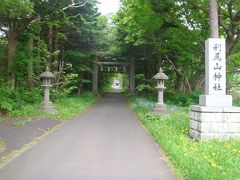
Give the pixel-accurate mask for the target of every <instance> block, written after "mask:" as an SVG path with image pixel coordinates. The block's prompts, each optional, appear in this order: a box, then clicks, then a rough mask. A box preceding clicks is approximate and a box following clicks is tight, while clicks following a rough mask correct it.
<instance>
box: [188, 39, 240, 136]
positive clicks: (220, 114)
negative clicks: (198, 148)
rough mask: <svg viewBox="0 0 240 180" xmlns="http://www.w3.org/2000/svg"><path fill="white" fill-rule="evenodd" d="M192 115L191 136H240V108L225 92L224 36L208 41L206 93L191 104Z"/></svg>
mask: <svg viewBox="0 0 240 180" xmlns="http://www.w3.org/2000/svg"><path fill="white" fill-rule="evenodd" d="M190 118H191V120H190V132H189V135H190V137H192V138H195V139H198V140H210V139H220V140H227V139H239V138H240V108H239V107H233V106H232V96H230V95H227V94H226V42H225V39H219V38H209V39H208V40H207V41H206V42H205V93H204V94H203V95H201V96H200V97H199V105H197V106H196V105H195V106H191V108H190Z"/></svg>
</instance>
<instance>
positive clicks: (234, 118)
mask: <svg viewBox="0 0 240 180" xmlns="http://www.w3.org/2000/svg"><path fill="white" fill-rule="evenodd" d="M190 119H191V120H190V132H189V136H190V137H192V138H194V139H197V140H210V139H219V140H227V139H240V108H238V107H206V106H191V110H190Z"/></svg>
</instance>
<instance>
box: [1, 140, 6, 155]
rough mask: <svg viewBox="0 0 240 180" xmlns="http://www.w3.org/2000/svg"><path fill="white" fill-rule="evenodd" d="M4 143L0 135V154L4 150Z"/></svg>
mask: <svg viewBox="0 0 240 180" xmlns="http://www.w3.org/2000/svg"><path fill="white" fill-rule="evenodd" d="M5 148H6V143H5V141H4V140H3V139H2V138H1V137H0V154H1V153H2V152H3V151H4V150H5Z"/></svg>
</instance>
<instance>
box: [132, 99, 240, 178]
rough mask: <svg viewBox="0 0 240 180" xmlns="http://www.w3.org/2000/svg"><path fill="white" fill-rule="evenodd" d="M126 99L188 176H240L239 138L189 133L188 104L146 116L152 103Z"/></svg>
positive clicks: (143, 100) (145, 100) (185, 175)
mask: <svg viewBox="0 0 240 180" xmlns="http://www.w3.org/2000/svg"><path fill="white" fill-rule="evenodd" d="M129 103H130V106H131V108H132V109H133V111H134V112H135V113H136V114H137V115H138V117H139V119H140V120H141V121H142V123H143V124H144V125H145V126H146V127H147V128H148V130H149V131H150V133H151V134H152V135H153V136H154V137H155V139H156V141H157V142H158V143H159V144H160V146H161V147H162V149H163V150H164V151H165V153H166V155H167V156H168V158H169V159H170V161H171V163H172V165H173V167H174V168H175V169H176V170H177V172H180V173H181V174H182V175H183V176H184V177H186V178H187V179H192V180H202V179H204V180H208V179H218V180H225V179H240V171H239V167H240V141H223V142H221V141H216V140H212V141H208V142H206V141H201V142H196V141H195V140H193V139H190V138H189V137H188V132H189V115H188V113H189V111H188V108H182V107H176V106H170V107H169V108H170V113H169V115H166V116H163V117H158V116H149V115H147V114H148V112H150V111H151V109H152V107H153V105H154V103H153V102H152V101H150V100H147V99H146V98H139V97H130V98H129Z"/></svg>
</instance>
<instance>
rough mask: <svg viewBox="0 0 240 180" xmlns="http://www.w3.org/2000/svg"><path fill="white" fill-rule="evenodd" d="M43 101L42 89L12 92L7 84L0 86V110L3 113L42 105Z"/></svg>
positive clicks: (17, 89) (20, 89)
mask: <svg viewBox="0 0 240 180" xmlns="http://www.w3.org/2000/svg"><path fill="white" fill-rule="evenodd" d="M41 99H42V90H41V89H40V88H35V89H33V90H26V89H24V88H16V89H15V90H12V89H11V88H10V87H9V86H8V85H7V84H6V83H1V85H0V110H1V111H2V112H12V111H14V110H19V109H23V108H24V106H26V105H29V104H31V105H34V104H38V103H40V101H41Z"/></svg>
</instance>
